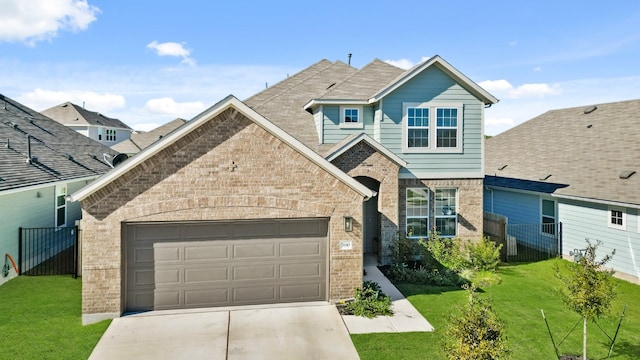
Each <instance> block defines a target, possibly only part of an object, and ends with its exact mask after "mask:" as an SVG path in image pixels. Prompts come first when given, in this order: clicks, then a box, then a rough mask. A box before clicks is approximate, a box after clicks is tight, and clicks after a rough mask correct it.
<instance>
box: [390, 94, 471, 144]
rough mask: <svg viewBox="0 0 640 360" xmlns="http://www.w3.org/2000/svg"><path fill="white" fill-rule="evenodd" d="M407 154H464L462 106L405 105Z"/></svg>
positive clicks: (404, 142) (404, 139)
mask: <svg viewBox="0 0 640 360" xmlns="http://www.w3.org/2000/svg"><path fill="white" fill-rule="evenodd" d="M402 121H403V124H404V125H403V127H404V129H403V131H404V133H403V146H402V150H403V152H461V151H462V104H444V103H403V119H402Z"/></svg>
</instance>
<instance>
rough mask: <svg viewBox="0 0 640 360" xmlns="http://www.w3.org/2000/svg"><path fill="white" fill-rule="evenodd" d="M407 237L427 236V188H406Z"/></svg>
mask: <svg viewBox="0 0 640 360" xmlns="http://www.w3.org/2000/svg"><path fill="white" fill-rule="evenodd" d="M406 202H407V207H406V208H407V215H406V220H407V237H410V238H419V237H422V238H426V237H428V236H429V189H427V188H409V189H407V200H406Z"/></svg>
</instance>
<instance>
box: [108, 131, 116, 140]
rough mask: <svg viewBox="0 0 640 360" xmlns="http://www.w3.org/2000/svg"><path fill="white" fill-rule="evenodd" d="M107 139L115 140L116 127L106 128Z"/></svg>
mask: <svg viewBox="0 0 640 360" xmlns="http://www.w3.org/2000/svg"><path fill="white" fill-rule="evenodd" d="M107 141H116V129H107Z"/></svg>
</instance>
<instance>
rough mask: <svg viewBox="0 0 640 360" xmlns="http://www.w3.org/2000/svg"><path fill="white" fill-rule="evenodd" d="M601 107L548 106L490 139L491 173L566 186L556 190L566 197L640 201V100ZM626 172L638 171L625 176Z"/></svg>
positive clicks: (488, 158) (488, 172) (487, 150)
mask: <svg viewBox="0 0 640 360" xmlns="http://www.w3.org/2000/svg"><path fill="white" fill-rule="evenodd" d="M595 106H596V108H595V110H594V108H593V106H583V107H575V108H568V109H560V110H552V111H548V112H546V113H544V114H542V115H540V116H538V117H536V118H533V119H531V120H529V121H527V122H525V123H523V124H521V125H519V126H516V127H514V128H512V129H510V130H507V131H505V132H504V133H501V134H499V135H497V136H494V137H493V138H490V139H487V140H486V147H485V173H486V175H487V176H496V177H499V178H510V179H522V180H529V181H534V182H544V183H548V184H559V185H566V186H562V187H559V188H558V189H557V190H555V191H554V193H556V194H560V195H565V196H574V197H580V198H587V199H597V200H604V201H614V202H621V203H628V204H635V205H638V204H640V191H639V189H640V100H629V101H622V102H614V103H607V104H597V105H595ZM589 110H593V111H591V112H589ZM500 169H502V170H500ZM625 171H631V172H633V171H635V172H636V173H635V174H633V175H631V176H630V177H629V178H627V179H623V178H621V175H622V173H623V172H625ZM496 181H498V180H496ZM499 183H502V184H503V185H504V184H507V182H506V180H504V179H502V180H499Z"/></svg>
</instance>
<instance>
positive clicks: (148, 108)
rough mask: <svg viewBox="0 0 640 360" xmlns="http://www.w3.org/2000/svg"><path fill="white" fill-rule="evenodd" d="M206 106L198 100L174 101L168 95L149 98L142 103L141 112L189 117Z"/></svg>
mask: <svg viewBox="0 0 640 360" xmlns="http://www.w3.org/2000/svg"><path fill="white" fill-rule="evenodd" d="M205 108H206V105H205V104H203V103H202V102H200V101H194V102H180V103H179V102H176V101H175V100H173V99H172V98H170V97H162V98H158V99H151V100H149V101H147V103H146V104H145V105H144V108H143V112H144V113H147V114H149V115H159V116H170V117H174V118H176V117H181V118H184V119H190V118H192V117H193V116H195V115H197V114H198V113H200V112H201V111H203V110H204V109H205Z"/></svg>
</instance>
